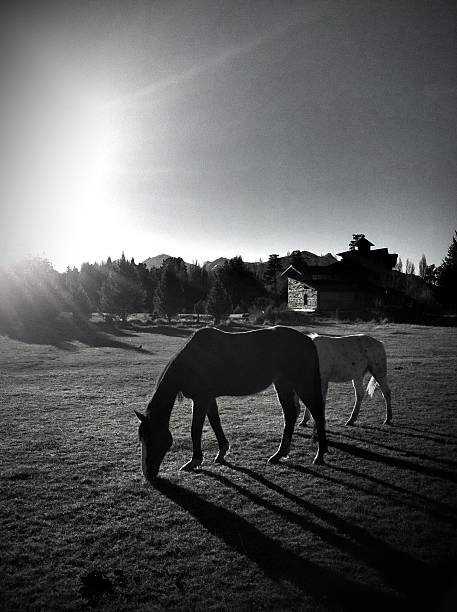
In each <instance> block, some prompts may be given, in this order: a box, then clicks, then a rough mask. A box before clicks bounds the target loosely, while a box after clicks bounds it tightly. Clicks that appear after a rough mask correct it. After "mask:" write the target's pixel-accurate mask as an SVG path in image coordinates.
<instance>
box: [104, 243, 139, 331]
mask: <svg viewBox="0 0 457 612" xmlns="http://www.w3.org/2000/svg"><path fill="white" fill-rule="evenodd" d="M144 300H145V293H144V291H143V288H142V286H141V282H140V278H139V274H138V270H137V268H136V265H135V263H132V262H128V261H127V260H126V259H125V256H124V253H122V257H121V259H119V260H118V261H115V262H113V263H112V264H111V265H110V266H109V269H108V274H107V276H106V279H105V281H104V282H103V285H102V288H101V291H100V306H101V309H102V310H103V311H104V312H109V313H110V314H115V315H119V316H120V317H121V319H122V321H123V322H125V321H126V320H127V315H128V314H131V313H134V312H141V311H142V310H143V308H144Z"/></svg>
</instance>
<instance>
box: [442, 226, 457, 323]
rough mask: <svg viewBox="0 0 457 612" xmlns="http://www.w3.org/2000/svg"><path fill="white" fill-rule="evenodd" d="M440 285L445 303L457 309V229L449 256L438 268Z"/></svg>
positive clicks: (450, 246) (454, 309)
mask: <svg viewBox="0 0 457 612" xmlns="http://www.w3.org/2000/svg"><path fill="white" fill-rule="evenodd" d="M437 281H438V283H437V284H438V287H439V291H440V296H441V301H442V302H443V304H444V305H445V306H446V307H448V308H450V309H452V310H453V311H457V231H455V232H454V236H453V237H452V242H451V244H450V245H449V249H448V252H447V256H446V257H445V258H444V259H443V262H442V264H441V266H440V267H439V268H438V279H437Z"/></svg>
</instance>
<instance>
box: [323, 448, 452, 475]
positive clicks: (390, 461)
mask: <svg viewBox="0 0 457 612" xmlns="http://www.w3.org/2000/svg"><path fill="white" fill-rule="evenodd" d="M328 445H329V447H333V448H336V449H338V450H340V451H343V452H346V453H349V454H351V455H353V456H354V457H357V458H360V459H365V460H368V461H375V462H377V463H383V464H385V465H388V466H391V467H395V468H399V469H403V470H410V471H413V472H417V473H418V474H422V475H424V476H430V477H432V478H438V479H441V480H448V481H449V482H453V483H457V472H451V471H449V470H443V469H440V468H436V467H433V466H428V465H423V464H421V463H414V462H413V461H408V460H407V459H403V458H401V457H392V456H391V455H385V454H381V453H377V452H375V451H372V450H369V449H367V448H362V447H360V446H358V445H356V444H348V443H347V442H340V441H337V440H328ZM387 448H388V447H387ZM428 459H430V458H428Z"/></svg>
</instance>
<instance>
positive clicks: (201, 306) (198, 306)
mask: <svg viewBox="0 0 457 612" xmlns="http://www.w3.org/2000/svg"><path fill="white" fill-rule="evenodd" d="M205 311H206V302H205V300H198V302H195V304H194V314H196V315H197V323H200V315H201V314H203V313H204V312H205Z"/></svg>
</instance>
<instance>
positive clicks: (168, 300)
mask: <svg viewBox="0 0 457 612" xmlns="http://www.w3.org/2000/svg"><path fill="white" fill-rule="evenodd" d="M182 305H183V287H182V283H181V281H180V280H179V278H178V276H177V274H176V270H175V269H174V267H173V265H165V266H162V270H161V275H160V279H159V283H158V285H157V289H156V292H155V296H154V307H155V309H156V311H157V312H159V313H160V314H164V315H165V316H166V317H167V319H168V323H171V318H172V317H173V316H174V315H176V314H177V313H178V312H179V311H180V310H181V308H182Z"/></svg>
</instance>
